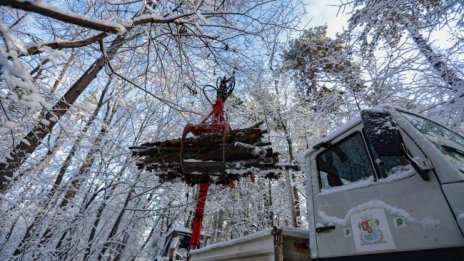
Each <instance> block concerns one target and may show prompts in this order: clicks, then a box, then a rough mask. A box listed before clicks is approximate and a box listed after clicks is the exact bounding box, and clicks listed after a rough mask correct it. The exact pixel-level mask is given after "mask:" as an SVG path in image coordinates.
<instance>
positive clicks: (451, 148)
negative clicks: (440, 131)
mask: <svg viewBox="0 0 464 261" xmlns="http://www.w3.org/2000/svg"><path fill="white" fill-rule="evenodd" d="M441 146H442V147H443V148H445V149H447V150H451V151H453V152H455V153H458V154H460V155H462V156H464V151H462V150H460V149H457V148H455V147H452V146H448V145H445V144H441Z"/></svg>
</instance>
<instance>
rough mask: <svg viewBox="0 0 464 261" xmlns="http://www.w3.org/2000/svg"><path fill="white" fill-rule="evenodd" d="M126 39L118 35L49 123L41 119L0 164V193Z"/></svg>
mask: <svg viewBox="0 0 464 261" xmlns="http://www.w3.org/2000/svg"><path fill="white" fill-rule="evenodd" d="M125 39H126V34H123V35H118V37H116V39H115V40H114V41H113V42H112V43H111V46H110V48H108V52H107V54H106V58H105V55H102V56H101V57H100V58H98V59H97V60H96V61H95V62H94V63H93V64H92V65H91V66H90V67H89V68H88V69H87V71H86V72H85V73H84V74H83V75H82V76H81V77H80V78H79V79H78V80H77V81H76V82H75V83H74V85H73V86H71V88H69V90H68V91H67V92H66V93H65V94H64V96H63V97H62V98H61V99H60V101H58V103H57V104H55V106H54V107H53V108H52V110H51V111H49V112H47V113H46V114H45V119H47V120H49V124H48V125H47V124H44V123H42V122H41V121H40V122H39V123H37V125H36V126H35V127H34V128H33V130H32V131H31V132H29V133H28V134H27V135H26V137H24V139H23V141H21V142H20V143H19V144H18V145H17V146H16V147H15V149H14V150H13V152H11V153H10V158H8V159H7V163H1V164H0V193H3V192H5V191H6V189H7V188H8V185H9V180H10V179H11V178H12V177H13V174H14V172H15V171H16V170H18V169H19V167H20V166H21V164H22V163H23V162H24V161H25V160H26V159H27V158H28V157H29V155H30V154H32V153H33V152H34V150H35V149H36V148H37V147H38V146H39V145H40V142H41V141H42V139H43V138H44V137H45V136H46V135H47V134H48V133H49V132H50V131H51V130H52V129H53V127H54V126H55V124H56V123H57V122H58V121H59V120H60V118H61V116H63V115H64V114H65V113H66V112H67V111H68V110H69V108H70V107H71V106H72V105H73V103H74V102H75V101H76V100H77V98H78V97H79V96H80V94H81V93H82V92H84V90H85V89H86V88H87V87H88V86H89V85H90V83H91V82H92V81H93V79H95V78H96V77H97V74H98V73H99V72H100V71H101V69H102V68H103V67H104V65H105V62H106V60H108V61H111V60H112V59H113V57H114V55H115V54H116V52H117V50H118V49H119V48H120V47H121V45H122V44H123V42H124V41H125Z"/></svg>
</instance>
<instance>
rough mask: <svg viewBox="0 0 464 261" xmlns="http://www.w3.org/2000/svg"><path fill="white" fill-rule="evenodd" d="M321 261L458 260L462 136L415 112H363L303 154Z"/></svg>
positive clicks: (462, 229) (463, 247)
mask: <svg viewBox="0 0 464 261" xmlns="http://www.w3.org/2000/svg"><path fill="white" fill-rule="evenodd" d="M304 165H305V166H303V170H304V171H305V173H306V177H307V193H308V220H309V224H310V225H309V226H310V227H309V235H310V236H309V238H310V240H309V241H310V250H311V256H312V258H313V259H321V260H378V259H379V258H380V259H381V260H384V259H388V260H406V259H408V260H421V259H418V258H421V257H424V258H426V259H422V260H464V138H463V137H462V136H459V135H458V134H456V133H454V132H452V131H450V130H448V129H446V128H445V127H443V126H441V125H439V124H437V123H434V122H432V121H430V120H428V119H425V118H423V117H421V116H419V115H416V114H412V113H409V112H406V111H402V110H399V109H395V108H392V107H389V106H383V107H379V108H376V109H372V110H365V111H363V112H362V113H361V117H360V118H357V119H354V120H352V121H350V122H348V123H347V124H345V125H344V126H343V127H341V128H339V129H338V130H337V131H335V132H334V133H332V134H329V135H328V136H326V137H324V138H323V140H321V142H319V143H317V144H316V145H315V146H314V147H313V148H312V150H310V151H309V152H308V153H307V154H306V155H305V163H304Z"/></svg>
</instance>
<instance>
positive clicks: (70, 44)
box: [27, 32, 108, 54]
mask: <svg viewBox="0 0 464 261" xmlns="http://www.w3.org/2000/svg"><path fill="white" fill-rule="evenodd" d="M106 36H108V33H106V32H103V33H99V34H96V35H93V36H90V37H88V38H85V39H82V40H79V41H53V42H47V43H42V44H39V45H35V46H30V47H28V48H27V53H28V54H38V53H40V52H41V50H40V48H41V47H49V48H52V49H66V48H78V47H83V46H86V45H89V44H92V43H95V42H97V41H100V40H102V39H103V38H105V37H106Z"/></svg>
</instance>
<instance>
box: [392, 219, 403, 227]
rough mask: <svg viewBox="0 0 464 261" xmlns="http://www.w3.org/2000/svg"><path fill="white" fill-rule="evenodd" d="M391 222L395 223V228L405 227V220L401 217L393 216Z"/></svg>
mask: <svg viewBox="0 0 464 261" xmlns="http://www.w3.org/2000/svg"><path fill="white" fill-rule="evenodd" d="M393 224H395V227H396V228H399V227H405V226H406V221H405V220H404V218H402V217H395V218H393Z"/></svg>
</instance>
